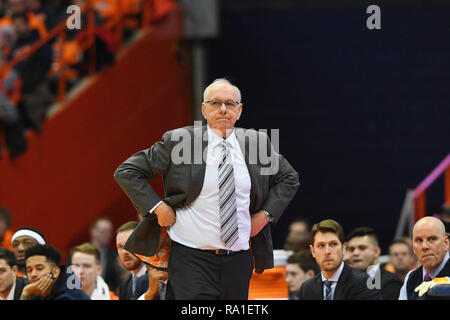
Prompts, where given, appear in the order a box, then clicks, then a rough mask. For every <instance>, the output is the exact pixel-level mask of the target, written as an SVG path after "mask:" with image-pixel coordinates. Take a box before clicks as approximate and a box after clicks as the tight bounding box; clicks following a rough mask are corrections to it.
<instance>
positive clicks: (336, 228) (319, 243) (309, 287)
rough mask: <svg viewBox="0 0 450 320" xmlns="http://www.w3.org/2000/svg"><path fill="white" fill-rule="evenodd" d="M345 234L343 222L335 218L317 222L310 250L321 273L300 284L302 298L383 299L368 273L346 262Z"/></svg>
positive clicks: (300, 296)
mask: <svg viewBox="0 0 450 320" xmlns="http://www.w3.org/2000/svg"><path fill="white" fill-rule="evenodd" d="M344 241H345V237H344V232H343V230H342V227H341V225H340V224H339V223H338V222H336V221H334V220H331V219H327V220H323V221H321V222H319V223H317V224H315V225H314V226H313V228H312V230H311V245H310V249H311V252H312V254H313V257H314V258H315V259H316V262H317V264H318V265H319V267H320V270H321V272H320V273H318V274H317V275H316V276H315V277H313V278H311V279H308V280H307V281H305V282H304V283H303V284H302V286H301V287H300V291H299V295H298V297H299V299H300V300H379V299H380V294H379V292H378V290H373V289H370V285H369V282H368V281H367V280H368V275H367V274H366V273H364V272H361V271H359V270H357V269H354V268H352V267H350V266H348V265H347V264H345V263H344V262H343V259H344V252H345V245H344Z"/></svg>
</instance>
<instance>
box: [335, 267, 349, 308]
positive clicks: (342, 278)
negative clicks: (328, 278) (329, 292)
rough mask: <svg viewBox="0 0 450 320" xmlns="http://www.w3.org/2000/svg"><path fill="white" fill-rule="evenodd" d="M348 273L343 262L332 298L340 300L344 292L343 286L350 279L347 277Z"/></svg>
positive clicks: (347, 268)
mask: <svg viewBox="0 0 450 320" xmlns="http://www.w3.org/2000/svg"><path fill="white" fill-rule="evenodd" d="M349 273H350V269H349V267H348V266H347V265H346V264H345V263H344V268H343V269H342V273H341V275H340V276H339V279H338V282H337V284H336V288H335V289H334V297H333V300H341V297H342V295H343V293H344V290H345V286H346V284H347V283H348V281H350V279H348V277H349Z"/></svg>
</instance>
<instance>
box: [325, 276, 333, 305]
mask: <svg viewBox="0 0 450 320" xmlns="http://www.w3.org/2000/svg"><path fill="white" fill-rule="evenodd" d="M323 283H324V284H325V300H333V295H332V293H333V292H332V290H331V281H329V280H325V281H324V282H323Z"/></svg>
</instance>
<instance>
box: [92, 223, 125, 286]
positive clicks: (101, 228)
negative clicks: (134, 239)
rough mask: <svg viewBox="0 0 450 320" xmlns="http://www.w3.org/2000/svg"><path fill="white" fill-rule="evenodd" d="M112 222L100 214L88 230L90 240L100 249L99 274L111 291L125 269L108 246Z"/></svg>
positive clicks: (111, 234)
mask: <svg viewBox="0 0 450 320" xmlns="http://www.w3.org/2000/svg"><path fill="white" fill-rule="evenodd" d="M113 232H114V230H113V223H112V221H111V219H110V218H108V217H104V216H101V217H99V218H97V219H95V220H94V221H93V222H92V224H91V228H90V230H89V234H90V237H91V240H90V242H91V243H92V244H93V245H95V246H96V247H97V248H98V249H99V250H100V266H101V269H102V273H101V276H102V278H103V279H104V280H105V282H106V283H107V284H108V287H109V288H110V289H111V290H112V291H116V289H117V287H118V286H119V282H120V279H121V277H122V275H123V273H124V272H125V270H124V269H123V268H122V267H121V266H120V264H119V260H118V258H117V251H116V250H114V249H113V248H111V247H110V244H111V241H112V238H113Z"/></svg>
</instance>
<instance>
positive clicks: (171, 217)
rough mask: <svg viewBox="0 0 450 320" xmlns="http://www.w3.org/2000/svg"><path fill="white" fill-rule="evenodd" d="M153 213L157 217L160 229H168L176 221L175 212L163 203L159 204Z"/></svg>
mask: <svg viewBox="0 0 450 320" xmlns="http://www.w3.org/2000/svg"><path fill="white" fill-rule="evenodd" d="M154 212H155V214H156V216H157V217H158V224H159V225H160V226H161V227H170V226H171V225H173V224H174V223H175V221H176V217H175V211H174V210H173V209H172V207H171V206H169V205H167V204H166V203H165V202H161V204H160V205H159V206H158V207H156V209H155V211H154Z"/></svg>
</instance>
